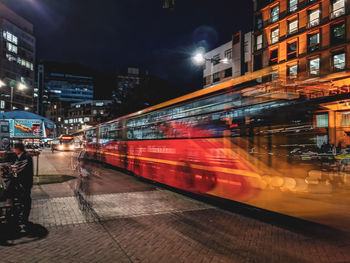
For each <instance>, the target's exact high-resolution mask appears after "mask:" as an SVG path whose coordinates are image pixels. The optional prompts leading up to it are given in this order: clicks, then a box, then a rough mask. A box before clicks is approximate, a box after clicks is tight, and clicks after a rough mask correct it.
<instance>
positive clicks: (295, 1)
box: [288, 0, 298, 13]
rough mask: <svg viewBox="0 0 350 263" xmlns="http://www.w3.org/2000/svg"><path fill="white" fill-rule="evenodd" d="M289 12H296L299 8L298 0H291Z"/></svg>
mask: <svg viewBox="0 0 350 263" xmlns="http://www.w3.org/2000/svg"><path fill="white" fill-rule="evenodd" d="M288 10H289V12H290V13H292V12H295V11H297V10H298V0H289V9H288Z"/></svg>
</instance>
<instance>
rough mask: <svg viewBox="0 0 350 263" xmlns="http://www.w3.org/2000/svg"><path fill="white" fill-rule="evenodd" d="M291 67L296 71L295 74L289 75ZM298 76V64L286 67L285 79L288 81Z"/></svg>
mask: <svg viewBox="0 0 350 263" xmlns="http://www.w3.org/2000/svg"><path fill="white" fill-rule="evenodd" d="M293 67H296V68H297V71H296V74H293V75H291V74H290V69H291V68H293ZM298 74H299V65H298V63H296V64H292V65H287V77H288V79H296V78H297V77H298Z"/></svg>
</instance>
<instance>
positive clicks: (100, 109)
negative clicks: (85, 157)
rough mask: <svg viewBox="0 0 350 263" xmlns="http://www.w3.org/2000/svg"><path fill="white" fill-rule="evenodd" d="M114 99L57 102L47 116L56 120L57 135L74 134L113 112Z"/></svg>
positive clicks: (102, 120)
mask: <svg viewBox="0 0 350 263" xmlns="http://www.w3.org/2000/svg"><path fill="white" fill-rule="evenodd" d="M111 105H112V100H88V101H82V102H77V103H69V104H68V103H67V102H62V101H61V102H56V103H54V104H53V105H51V107H50V109H49V110H48V111H47V112H46V116H47V117H48V118H49V119H51V120H54V121H55V122H56V132H57V135H61V134H72V133H75V132H78V131H82V130H84V129H86V128H88V127H92V126H94V125H97V124H99V123H101V122H104V121H106V118H107V117H108V116H109V115H110V112H111Z"/></svg>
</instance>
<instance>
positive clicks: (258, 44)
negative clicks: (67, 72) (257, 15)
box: [256, 35, 263, 50]
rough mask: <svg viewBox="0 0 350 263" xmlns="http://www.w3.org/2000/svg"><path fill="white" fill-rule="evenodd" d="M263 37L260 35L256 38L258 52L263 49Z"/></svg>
mask: <svg viewBox="0 0 350 263" xmlns="http://www.w3.org/2000/svg"><path fill="white" fill-rule="evenodd" d="M262 44H263V43H262V35H258V36H257V37H256V50H260V49H261V48H262Z"/></svg>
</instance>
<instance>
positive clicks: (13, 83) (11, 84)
mask: <svg viewBox="0 0 350 263" xmlns="http://www.w3.org/2000/svg"><path fill="white" fill-rule="evenodd" d="M15 85H16V84H15V81H11V82H10V84H9V86H10V88H11V110H13V89H14V87H15ZM5 86H7V85H6V83H5V82H4V81H2V80H0V88H2V87H5ZM17 88H18V89H19V90H25V89H27V86H26V85H25V84H24V83H22V82H19V83H18V85H17Z"/></svg>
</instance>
